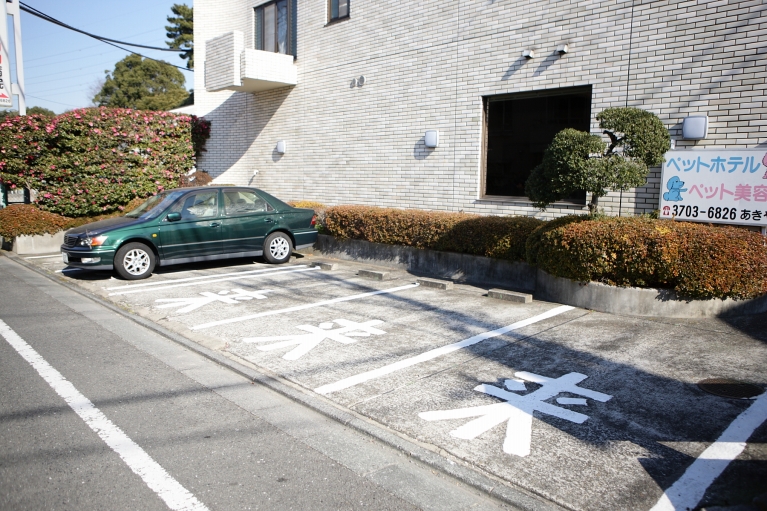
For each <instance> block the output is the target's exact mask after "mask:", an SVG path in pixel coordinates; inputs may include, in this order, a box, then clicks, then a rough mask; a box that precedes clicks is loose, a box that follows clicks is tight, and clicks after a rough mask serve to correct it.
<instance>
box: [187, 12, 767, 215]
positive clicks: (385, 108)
mask: <svg viewBox="0 0 767 511" xmlns="http://www.w3.org/2000/svg"><path fill="white" fill-rule="evenodd" d="M298 1H299V3H298V47H297V52H298V58H297V59H296V61H295V65H296V66H297V71H298V85H297V86H295V87H285V88H281V89H275V90H271V91H265V92H259V93H255V94H249V93H232V92H226V91H224V92H207V91H206V90H205V87H204V69H203V67H204V66H202V65H199V64H198V65H199V66H200V67H199V68H198V69H197V70H196V73H195V101H196V108H197V114H198V115H203V116H205V118H206V119H209V120H211V121H212V136H211V139H210V140H209V142H208V146H207V147H208V152H207V153H205V154H204V156H203V157H202V158H201V160H200V161H199V163H198V166H199V167H200V168H203V169H205V170H207V171H209V172H210V173H211V174H212V175H213V176H215V177H216V181H217V182H220V183H234V184H250V185H253V186H258V187H260V188H263V189H265V190H267V191H269V192H271V193H273V194H275V195H277V196H278V197H280V198H282V199H285V200H291V199H308V200H316V201H320V202H323V203H325V204H328V205H333V204H351V203H354V204H369V205H380V206H394V207H405V208H422V209H435V210H449V211H459V210H463V211H467V212H476V213H483V214H524V215H535V216H538V217H541V218H551V217H553V216H559V215H563V214H567V213H570V212H573V211H575V212H580V211H583V210H584V208H581V207H580V206H570V207H567V206H563V207H551V208H549V209H548V210H547V211H546V212H545V213H541V212H539V211H538V210H536V209H535V208H532V207H531V206H530V205H529V203H527V202H526V201H524V200H498V199H496V200H483V199H481V198H480V197H481V184H480V183H481V179H480V178H481V176H480V171H481V161H482V155H481V147H482V145H481V140H482V96H486V95H492V94H505V93H510V92H517V91H533V90H541V89H550V88H558V87H568V86H575V85H587V84H590V85H592V88H593V100H592V113H593V115H594V116H596V114H597V113H598V112H600V111H601V110H603V109H604V108H607V107H611V106H624V105H626V104H628V105H629V106H636V107H639V108H643V109H646V110H649V111H652V112H654V113H656V114H657V115H658V116H659V117H660V118H661V120H662V121H663V122H664V124H665V125H666V126H667V127H668V128H669V130H670V132H671V135H672V138H675V139H679V138H681V122H682V120H683V119H684V117H686V116H687V115H690V114H699V113H705V114H707V115H708V116H709V119H710V128H709V137H708V139H706V140H703V141H698V142H692V141H681V140H680V141H678V142H677V148H683V147H689V146H695V147H722V148H725V147H744V148H746V147H747V148H755V147H765V148H767V128H766V127H765V126H766V125H767V104H765V100H764V94H765V88H766V86H765V83H766V82H767V60H766V59H765V51H766V50H767V4H765V3H764V2H763V1H761V0H753V1H726V0H718V1H704V0H695V1H686V2H685V1H681V2H680V1H671V0H657V1H650V0H634V1H633V2H632V1H630V0H605V1H597V0H557V1H554V0H519V1H516V0H454V1H450V0H419V1H418V2H413V1H404V0H388V1H386V2H382V1H380V0H354V1H353V2H352V3H351V17H350V19H348V20H343V21H339V22H335V23H331V24H327V5H326V0H298ZM263 3H264V2H263V1H246V0H229V1H226V2H222V1H221V0H196V1H195V21H196V23H195V25H196V26H195V49H196V53H197V55H196V56H195V60H196V61H197V62H198V63H202V62H204V61H205V45H204V42H205V41H207V40H209V39H211V38H214V37H216V36H220V35H222V34H224V33H226V32H230V31H232V30H239V31H242V32H243V33H244V34H245V37H244V39H245V41H244V44H245V47H246V48H253V47H254V43H253V23H254V21H253V20H254V17H253V7H254V6H256V5H258V4H263ZM632 5H633V27H632V16H631V15H632ZM630 36H631V37H630ZM563 43H567V44H568V45H569V53H568V54H566V55H564V56H561V57H560V56H557V55H556V54H555V49H556V47H557V45H559V44H563ZM526 48H532V49H535V51H536V58H535V59H532V60H529V61H526V60H525V59H523V58H522V57H521V55H522V51H523V50H524V49H526ZM629 60H630V65H629ZM360 76H365V79H366V83H365V85H364V86H362V87H353V86H352V85H351V84H352V80H353V79H354V78H358V77H360ZM627 85H628V88H627ZM427 129H437V130H439V132H440V144H439V147H438V148H436V149H434V150H429V149H426V148H425V147H424V145H423V135H424V132H425V131H426V130H427ZM592 131H593V132H595V133H598V132H599V129H598V126H597V124H596V121H593V122H592ZM278 140H286V141H287V142H288V151H287V153H286V154H285V155H278V154H277V153H276V151H275V146H276V143H277V141H278ZM256 170H257V171H258V172H257V174H255V175H254V171H256ZM659 182H660V169H653V171H652V172H651V173H650V175H649V177H648V184H647V186H646V187H643V188H639V189H637V190H632V191H629V192H626V193H624V194H623V195H622V198H621V197H620V194H617V193H611V194H610V195H608V196H607V197H604V198H602V199H601V200H600V206H602V207H603V208H604V209H605V212H607V213H608V214H617V213H618V205H619V202H620V203H621V204H622V212H623V213H624V214H634V213H643V212H649V211H652V210H653V209H655V208H656V207H657V204H658V192H659Z"/></svg>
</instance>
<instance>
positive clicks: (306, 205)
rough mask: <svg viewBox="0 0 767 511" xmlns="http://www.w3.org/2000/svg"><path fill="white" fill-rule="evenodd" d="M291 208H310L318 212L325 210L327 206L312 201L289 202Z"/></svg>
mask: <svg viewBox="0 0 767 511" xmlns="http://www.w3.org/2000/svg"><path fill="white" fill-rule="evenodd" d="M288 205H289V206H292V207H294V208H308V209H313V210H315V211H317V210H318V209H325V205H324V204H322V203H321V202H316V201H311V200H299V201H290V202H288Z"/></svg>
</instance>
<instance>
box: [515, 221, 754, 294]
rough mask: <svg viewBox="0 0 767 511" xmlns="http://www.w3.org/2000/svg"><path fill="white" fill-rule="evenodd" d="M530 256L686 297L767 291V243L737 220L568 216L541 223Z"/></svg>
mask: <svg viewBox="0 0 767 511" xmlns="http://www.w3.org/2000/svg"><path fill="white" fill-rule="evenodd" d="M527 260H528V262H530V263H531V264H535V265H537V266H538V267H539V268H541V269H543V270H544V271H546V272H548V273H550V274H552V275H556V276H558V277H565V278H569V279H572V280H578V281H581V282H588V281H596V282H603V283H605V284H610V285H617V286H636V287H655V288H672V289H674V290H675V291H676V292H677V293H678V294H679V295H680V296H681V297H684V298H727V297H730V298H755V297H757V296H760V295H762V294H765V293H767V247H765V240H764V238H763V237H762V236H761V235H760V234H758V233H755V232H751V231H747V230H745V229H738V228H735V227H713V226H710V225H704V224H695V223H685V222H673V221H669V220H654V219H649V218H641V217H635V218H609V217H603V218H598V219H589V217H583V216H570V217H564V218H560V219H557V220H554V221H552V222H548V223H547V224H545V225H544V226H542V227H540V228H539V229H537V230H536V231H535V232H534V233H533V234H532V236H530V238H529V240H528V242H527Z"/></svg>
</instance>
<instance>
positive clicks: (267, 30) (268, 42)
mask: <svg viewBox="0 0 767 511" xmlns="http://www.w3.org/2000/svg"><path fill="white" fill-rule="evenodd" d="M274 11H275V8H274V4H270V5H267V6H266V7H264V50H265V51H274V28H275V27H274V18H275V16H274V14H275V12H274Z"/></svg>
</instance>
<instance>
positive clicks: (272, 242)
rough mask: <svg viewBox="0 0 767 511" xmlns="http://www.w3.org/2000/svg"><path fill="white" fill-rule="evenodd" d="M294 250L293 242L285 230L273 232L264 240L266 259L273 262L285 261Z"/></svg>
mask: <svg viewBox="0 0 767 511" xmlns="http://www.w3.org/2000/svg"><path fill="white" fill-rule="evenodd" d="M292 252H293V243H291V241H290V238H289V237H288V235H287V234H285V233H284V232H273V233H272V234H270V235H269V236H267V237H266V241H264V259H266V260H267V261H269V262H270V263H272V264H280V263H285V262H287V261H288V260H289V259H290V254H291V253H292Z"/></svg>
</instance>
